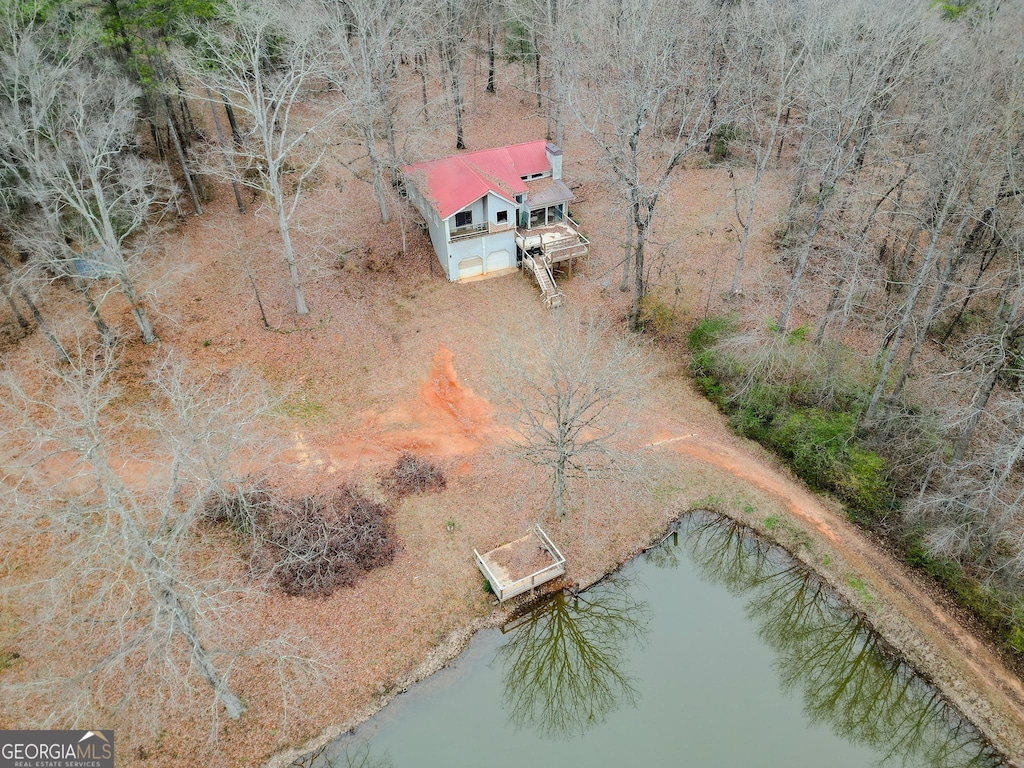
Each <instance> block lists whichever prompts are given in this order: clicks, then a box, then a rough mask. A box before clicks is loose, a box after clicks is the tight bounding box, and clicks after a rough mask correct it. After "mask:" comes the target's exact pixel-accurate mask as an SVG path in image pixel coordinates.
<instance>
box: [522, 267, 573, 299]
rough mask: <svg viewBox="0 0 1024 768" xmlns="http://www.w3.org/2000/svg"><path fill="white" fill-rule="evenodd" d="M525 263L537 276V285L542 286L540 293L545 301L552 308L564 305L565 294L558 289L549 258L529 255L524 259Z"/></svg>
mask: <svg viewBox="0 0 1024 768" xmlns="http://www.w3.org/2000/svg"><path fill="white" fill-rule="evenodd" d="M523 264H525V265H526V266H527V267H528V268H529V269H532V270H533V276H534V277H535V278H537V285H539V286H540V295H541V298H542V299H544V303H545V304H546V305H547V306H548V307H549V308H550V309H554V308H555V307H560V306H562V299H563V297H564V294H563V293H562V292H561V291H560V290H558V285H557V284H556V283H555V276H554V275H553V274H552V273H551V265H550V264H549V263H548V261H547V258H545V257H544V256H541V257H540V258H533V257H532V256H527V257H526V258H524V259H523Z"/></svg>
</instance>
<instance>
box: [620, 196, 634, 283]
mask: <svg viewBox="0 0 1024 768" xmlns="http://www.w3.org/2000/svg"><path fill="white" fill-rule="evenodd" d="M634 218H635V217H634V215H633V205H632V204H630V206H629V208H627V209H626V246H625V248H624V253H623V254H622V282H620V283H619V290H620V291H622V292H623V293H625V292H626V291H628V290H629V275H630V272H631V270H630V267H631V266H633V226H634V225H633V220H634Z"/></svg>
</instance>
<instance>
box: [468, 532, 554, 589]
mask: <svg viewBox="0 0 1024 768" xmlns="http://www.w3.org/2000/svg"><path fill="white" fill-rule="evenodd" d="M473 554H474V555H475V556H476V564H477V567H479V568H480V572H481V573H483V575H484V578H486V579H487V581H488V582H490V584H491V589H492V590H493V591H494V594H495V595H496V596H497V598H498V600H500V601H505V600H508V599H509V598H510V597H515V596H516V595H521V594H522V593H523V592H529V591H532V590H533V589H534V588H536V587H539V586H540V585H541V584H545V583H547V582H549V581H551V580H552V579H555V578H557V577H559V576H561V575H562V574H563V573H565V557H563V556H562V553H561V552H559V551H558V547H556V546H555V544H554V542H553V541H551V539H550V538H549V537H548V535H547V534H546V533H545V532H544V529H542V528H541V527H540V526H539V525H535V526H533V528H532V529H530V531H529V532H528V533H527V534H526V535H525V536H522V537H520V538H518V539H516V540H515V541H510V542H509V543H508V544H503V545H501V546H500V547H496V548H495V549H492V550H490V551H489V552H485V553H484V554H482V555H481V554H480V553H479V552H477V551H476V550H475V549H474V550H473Z"/></svg>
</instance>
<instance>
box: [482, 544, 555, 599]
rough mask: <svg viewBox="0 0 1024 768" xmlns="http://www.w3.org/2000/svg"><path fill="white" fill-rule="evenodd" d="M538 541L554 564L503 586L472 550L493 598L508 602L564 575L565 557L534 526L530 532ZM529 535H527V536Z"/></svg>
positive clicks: (485, 563) (484, 561)
mask: <svg viewBox="0 0 1024 768" xmlns="http://www.w3.org/2000/svg"><path fill="white" fill-rule="evenodd" d="M531 533H533V534H534V535H535V536H536V537H537V538H538V539H540V543H541V545H542V546H543V547H544V548H545V549H546V550H547V551H548V554H550V555H551V556H552V557H553V558H554V562H553V563H551V564H550V565H546V566H544V567H543V568H541V569H540V570H538V571H534V572H533V573H531V574H529V575H528V576H523V577H522V578H520V579H516V580H515V581H513V582H511V583H508V584H503V583H502V582H501V579H499V578H498V577H497V575H495V573H494V571H492V570H491V569H490V567H488V565H487V562H486V560H484V557H483V555H481V554H480V553H479V552H477V551H476V550H475V549H474V550H473V555H474V556H475V557H476V562H477V565H478V566H479V567H480V570H481V571H482V572H483V574H484V577H485V578H486V579H487V581H489V582H490V584H491V588H492V589H493V590H494V594H495V596H497V598H498V600H499V601H502V602H503V601H505V600H508V599H509V598H510V597H515V596H516V595H519V594H522V593H523V592H526V591H527V590H530V591H532V590H533V589H534V588H535V587H536V586H538V585H539V584H544V583H545V582H548V581H551V579H553V578H555V577H556V576H560V575H562V574H563V573H565V556H564V555H563V554H562V553H561V552H560V551H559V549H558V547H556V546H555V543H554V542H553V541H551V538H550V537H549V536H548V535H547V533H545V532H544V529H543V528H541V527H540V526H539V525H534V526H533V530H532V531H531ZM527 535H529V534H527Z"/></svg>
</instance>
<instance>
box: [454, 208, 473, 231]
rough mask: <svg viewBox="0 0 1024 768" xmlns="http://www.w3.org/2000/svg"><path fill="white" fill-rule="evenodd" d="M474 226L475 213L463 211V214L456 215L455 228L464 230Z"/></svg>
mask: <svg viewBox="0 0 1024 768" xmlns="http://www.w3.org/2000/svg"><path fill="white" fill-rule="evenodd" d="M472 225H473V212H472V211H463V212H462V213H456V214H455V228H456V229H462V227H470V226H472Z"/></svg>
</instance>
